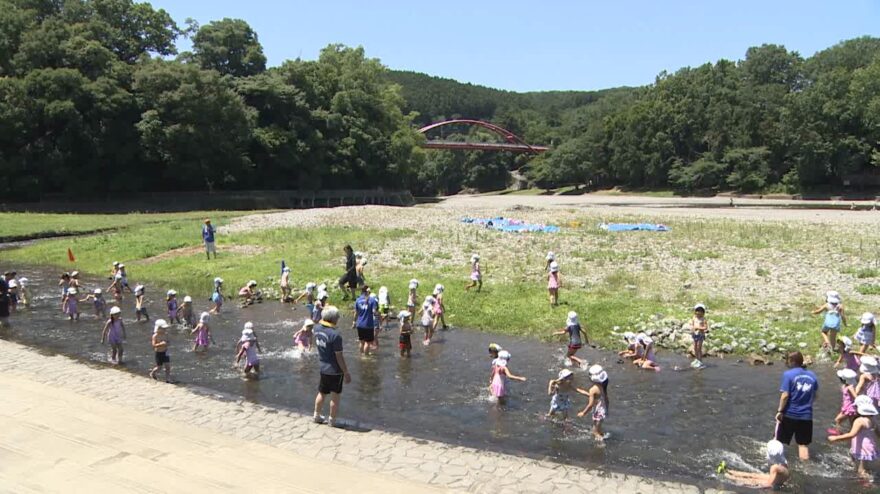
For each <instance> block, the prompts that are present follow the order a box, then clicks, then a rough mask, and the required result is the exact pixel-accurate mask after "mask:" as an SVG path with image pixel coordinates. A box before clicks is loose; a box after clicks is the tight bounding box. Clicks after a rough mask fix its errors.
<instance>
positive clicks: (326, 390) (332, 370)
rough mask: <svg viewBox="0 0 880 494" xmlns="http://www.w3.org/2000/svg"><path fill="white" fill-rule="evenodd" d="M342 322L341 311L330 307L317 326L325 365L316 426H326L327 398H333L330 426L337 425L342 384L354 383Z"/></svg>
mask: <svg viewBox="0 0 880 494" xmlns="http://www.w3.org/2000/svg"><path fill="white" fill-rule="evenodd" d="M338 323H339V309H337V308H336V307H335V306H333V305H328V306H327V307H325V308H324V310H323V311H322V312H321V321H320V322H319V323H318V324H317V325H316V327H315V331H314V332H315V346H317V347H318V360H319V361H320V362H321V381H320V383H319V384H318V395H317V396H316V397H315V414H314V416H313V420H314V421H315V423H318V424H323V423H324V416H323V415H321V413H322V412H323V411H324V398H325V397H326V396H327V395H328V394H329V395H330V417H329V418H328V420H327V423H328V424H330V426H331V427H334V426H335V425H336V414H337V413H338V412H339V405H340V403H341V402H342V383H343V382H345V384H348V383H350V382H351V374H349V373H348V366H347V365H346V364H345V357H344V356H343V355H342V336H341V335H340V334H339V333H338V332H337V331H336V325H337V324H338Z"/></svg>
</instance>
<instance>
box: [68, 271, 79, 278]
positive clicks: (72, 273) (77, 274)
mask: <svg viewBox="0 0 880 494" xmlns="http://www.w3.org/2000/svg"><path fill="white" fill-rule="evenodd" d="M77 276H79V271H71V273H70V277H71V278H76V277H77Z"/></svg>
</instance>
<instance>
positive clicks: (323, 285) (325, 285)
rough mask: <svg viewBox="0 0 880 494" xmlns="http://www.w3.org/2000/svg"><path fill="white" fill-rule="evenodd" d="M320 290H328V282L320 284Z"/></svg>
mask: <svg viewBox="0 0 880 494" xmlns="http://www.w3.org/2000/svg"><path fill="white" fill-rule="evenodd" d="M318 291H319V292H326V291H327V283H321V284H320V285H318Z"/></svg>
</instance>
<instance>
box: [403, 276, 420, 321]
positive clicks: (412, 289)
mask: <svg viewBox="0 0 880 494" xmlns="http://www.w3.org/2000/svg"><path fill="white" fill-rule="evenodd" d="M418 289H419V280H416V279H412V280H409V294H408V295H407V297H406V310H408V311H409V313H410V314H415V313H416V305H418V303H419V294H418V293H417V291H418Z"/></svg>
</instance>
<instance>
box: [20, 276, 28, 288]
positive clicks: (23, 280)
mask: <svg viewBox="0 0 880 494" xmlns="http://www.w3.org/2000/svg"><path fill="white" fill-rule="evenodd" d="M28 281H30V280H28V279H27V278H25V277H21V278H19V279H18V284H19V285H20V286H25V285H27V283H28Z"/></svg>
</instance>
